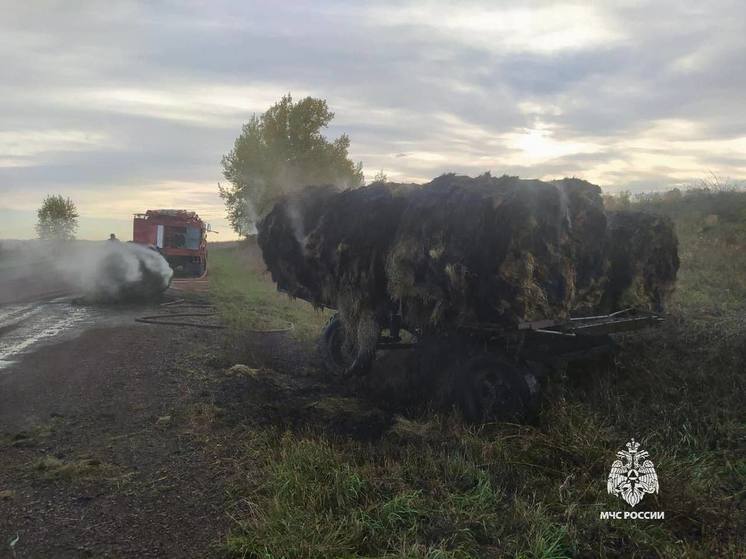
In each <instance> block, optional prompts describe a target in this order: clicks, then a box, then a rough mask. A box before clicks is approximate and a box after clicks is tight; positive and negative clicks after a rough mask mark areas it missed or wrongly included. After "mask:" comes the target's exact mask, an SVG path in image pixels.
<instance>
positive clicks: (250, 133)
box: [218, 94, 363, 235]
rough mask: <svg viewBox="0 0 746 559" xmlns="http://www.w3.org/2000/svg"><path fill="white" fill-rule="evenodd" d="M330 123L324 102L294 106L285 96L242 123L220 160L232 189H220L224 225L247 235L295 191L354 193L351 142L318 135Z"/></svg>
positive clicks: (358, 175)
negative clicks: (320, 188) (325, 187)
mask: <svg viewBox="0 0 746 559" xmlns="http://www.w3.org/2000/svg"><path fill="white" fill-rule="evenodd" d="M333 118H334V113H333V112H331V111H330V110H329V108H328V107H327V104H326V101H325V100H323V99H314V98H313V97H306V98H305V99H302V100H300V101H297V102H293V99H292V97H291V95H290V94H287V95H285V96H284V97H283V98H282V99H281V100H280V101H279V102H278V103H275V104H274V105H273V106H272V107H270V109H269V110H268V111H267V112H265V113H264V114H262V115H261V116H256V115H254V116H252V117H251V119H250V120H249V122H248V123H246V124H244V126H243V128H242V130H241V135H240V136H239V137H238V138H236V141H235V143H234V145H233V149H232V150H231V151H230V152H229V153H228V154H226V155H225V156H224V157H223V159H222V165H223V175H224V176H225V178H226V180H227V181H228V182H229V183H230V185H229V186H226V187H223V186H221V185H218V188H219V190H220V196H221V197H222V198H223V200H224V201H225V205H226V208H227V210H228V220H229V221H230V223H231V226H232V227H233V229H234V230H235V231H236V232H237V233H238V234H239V235H247V234H249V233H251V232H252V231H253V230H254V226H255V224H256V221H257V220H258V219H259V218H261V217H262V215H264V214H265V213H266V212H267V211H268V210H269V209H270V208H271V207H272V205H273V204H274V202H275V200H276V199H277V198H278V197H279V196H281V195H282V194H284V193H287V192H289V191H291V190H293V189H295V188H298V187H299V186H303V185H308V184H334V185H337V186H339V187H343V188H355V187H357V186H360V185H361V184H362V183H363V171H362V163H357V164H356V163H353V162H352V161H351V160H350V158H349V157H348V154H347V150H348V149H349V147H350V138H349V137H348V136H347V135H346V134H342V135H341V136H340V137H339V138H336V139H335V140H332V141H329V140H327V139H326V138H325V137H324V136H323V135H322V134H321V131H322V129H324V128H326V127H327V126H328V125H329V123H330V122H331V120H332V119H333Z"/></svg>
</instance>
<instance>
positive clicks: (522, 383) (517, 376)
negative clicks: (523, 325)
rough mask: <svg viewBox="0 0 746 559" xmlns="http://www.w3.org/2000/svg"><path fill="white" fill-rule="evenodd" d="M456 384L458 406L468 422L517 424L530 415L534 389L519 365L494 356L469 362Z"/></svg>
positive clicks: (488, 354)
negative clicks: (512, 422)
mask: <svg viewBox="0 0 746 559" xmlns="http://www.w3.org/2000/svg"><path fill="white" fill-rule="evenodd" d="M459 377H460V378H458V380H457V382H458V384H457V389H456V394H457V398H458V405H459V407H460V408H461V412H462V413H463V415H464V418H465V419H466V420H467V421H470V422H474V423H485V422H487V421H516V422H520V421H523V420H525V419H526V418H527V416H528V415H529V412H530V402H531V390H530V388H529V385H528V383H527V381H526V377H525V375H524V373H523V371H522V370H521V369H520V367H518V366H517V365H516V364H514V363H512V362H510V361H508V360H507V359H505V358H501V357H499V356H495V355H494V354H491V353H483V354H481V355H477V356H475V357H473V358H472V359H470V360H469V361H468V362H467V364H466V366H465V367H464V368H463V369H462V370H461V374H460V375H459Z"/></svg>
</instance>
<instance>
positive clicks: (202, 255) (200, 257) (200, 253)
mask: <svg viewBox="0 0 746 559" xmlns="http://www.w3.org/2000/svg"><path fill="white" fill-rule="evenodd" d="M208 231H209V225H208V224H206V223H205V222H204V221H202V220H201V219H200V217H199V216H198V215H197V214H196V213H195V212H191V211H188V210H148V211H146V212H145V213H141V214H135V218H134V221H133V230H132V240H133V241H134V242H136V243H139V244H143V245H148V246H150V247H152V248H154V249H156V250H157V251H158V252H160V253H161V254H162V255H163V257H164V258H165V259H166V261H167V262H168V263H169V265H170V266H171V268H172V269H173V271H174V274H175V275H179V276H197V277H199V276H202V275H203V274H204V273H205V271H206V270H207V232H208Z"/></svg>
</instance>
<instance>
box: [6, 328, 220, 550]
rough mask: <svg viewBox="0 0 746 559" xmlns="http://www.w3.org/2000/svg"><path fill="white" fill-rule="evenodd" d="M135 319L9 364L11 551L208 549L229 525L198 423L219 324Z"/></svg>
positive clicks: (8, 526) (8, 538)
mask: <svg viewBox="0 0 746 559" xmlns="http://www.w3.org/2000/svg"><path fill="white" fill-rule="evenodd" d="M129 324H130V325H120V326H114V327H105V328H94V329H88V330H86V331H84V332H83V333H82V334H80V335H79V336H77V337H74V338H73V339H67V340H64V341H61V342H59V343H55V344H52V345H46V346H40V347H39V348H38V349H36V350H35V351H32V352H31V353H29V354H27V355H25V356H23V357H22V358H21V359H20V361H18V362H15V363H10V364H8V366H6V368H4V369H3V370H0V456H2V459H1V461H0V557H19V558H20V557H121V556H129V557H204V556H207V555H209V549H210V546H211V545H212V544H214V543H215V542H216V541H219V538H220V535H221V534H223V533H224V532H225V529H226V524H227V519H226V517H225V515H224V514H223V512H222V511H223V507H222V505H223V501H224V488H223V487H222V485H221V484H222V481H219V480H218V478H216V476H214V475H211V470H212V464H213V462H214V461H215V457H214V456H212V455H211V454H210V451H209V450H208V449H209V448H213V447H212V446H209V445H203V444H201V443H200V438H199V437H197V436H195V435H194V428H193V427H194V425H193V419H194V414H195V413H196V412H195V410H199V409H202V408H208V407H209V405H210V402H211V394H210V393H209V392H206V391H204V390H203V383H202V382H201V381H200V379H199V378H198V377H197V376H196V375H194V374H192V372H193V371H196V370H200V371H210V370H212V367H213V366H212V365H211V364H210V363H208V361H209V359H210V358H211V357H212V356H213V354H214V353H215V352H216V351H217V348H218V346H219V344H220V340H219V333H218V332H219V331H210V330H202V329H195V328H178V327H169V326H149V325H135V323H134V322H132V321H130V322H129ZM19 328H20V327H19ZM16 538H17V539H16ZM12 541H15V544H14V545H13V546H12V548H11V546H10V545H9V544H10V542H12Z"/></svg>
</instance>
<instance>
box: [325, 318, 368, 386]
mask: <svg viewBox="0 0 746 559" xmlns="http://www.w3.org/2000/svg"><path fill="white" fill-rule="evenodd" d="M318 345H319V354H320V355H321V360H322V362H323V364H324V367H325V368H326V369H327V371H329V372H330V373H332V374H335V375H344V374H347V373H348V371H349V370H350V368H351V367H352V366H353V364H354V363H355V360H356V357H357V353H358V352H357V348H356V344H354V342H352V341H349V340H348V339H347V335H346V332H345V329H344V325H343V324H342V321H341V320H340V318H339V315H337V314H335V315H333V316H332V317H331V318H330V319H329V322H327V323H326V326H325V327H324V331H323V332H322V333H321V338H319V344H318Z"/></svg>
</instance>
